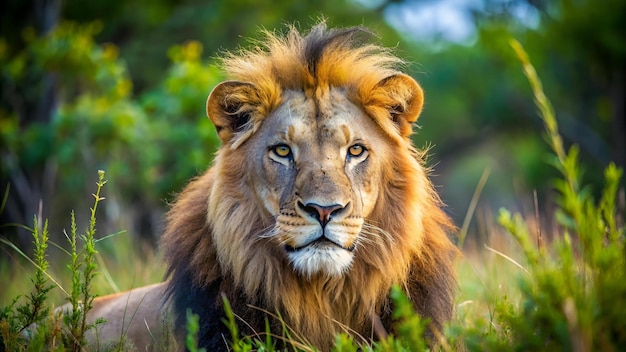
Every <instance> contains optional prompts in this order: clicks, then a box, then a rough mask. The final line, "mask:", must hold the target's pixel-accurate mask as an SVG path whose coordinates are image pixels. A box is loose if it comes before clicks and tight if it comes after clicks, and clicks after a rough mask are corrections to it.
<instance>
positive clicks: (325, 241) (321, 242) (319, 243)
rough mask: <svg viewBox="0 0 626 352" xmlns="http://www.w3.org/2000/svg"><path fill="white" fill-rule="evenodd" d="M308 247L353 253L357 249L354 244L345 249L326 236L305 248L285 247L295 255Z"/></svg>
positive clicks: (306, 245) (304, 246)
mask: <svg viewBox="0 0 626 352" xmlns="http://www.w3.org/2000/svg"><path fill="white" fill-rule="evenodd" d="M308 247H315V248H324V247H339V248H341V249H345V250H346V251H348V252H353V251H354V249H355V248H356V246H355V245H354V244H353V245H351V246H349V247H344V246H342V245H340V244H339V243H336V242H334V241H332V240H330V239H329V238H327V237H325V236H322V237H320V238H318V239H315V240H313V241H311V242H309V243H307V244H305V245H303V246H299V247H292V246H290V245H285V249H286V250H287V252H289V253H294V252H297V251H299V250H301V249H304V248H308Z"/></svg>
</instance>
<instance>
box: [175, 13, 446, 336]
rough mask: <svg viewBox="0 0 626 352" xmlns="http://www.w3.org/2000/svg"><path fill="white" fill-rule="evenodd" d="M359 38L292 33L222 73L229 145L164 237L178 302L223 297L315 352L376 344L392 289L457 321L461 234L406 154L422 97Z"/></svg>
mask: <svg viewBox="0 0 626 352" xmlns="http://www.w3.org/2000/svg"><path fill="white" fill-rule="evenodd" d="M364 34H365V33H364V30H363V29H361V28H350V29H341V30H327V29H326V28H325V26H324V25H323V24H320V25H318V26H316V27H314V28H313V29H312V30H311V32H310V33H308V34H307V35H306V36H301V35H300V34H299V33H298V31H296V30H295V29H293V28H292V29H291V31H290V32H289V33H288V34H287V35H286V36H285V37H280V36H276V35H273V34H270V33H268V34H267V38H266V41H264V45H263V47H261V48H256V49H253V50H250V51H242V52H240V53H238V54H232V55H228V56H227V57H226V58H225V59H224V65H223V66H224V69H225V71H226V72H227V74H228V75H229V76H230V78H231V79H232V80H230V81H226V82H223V83H221V84H220V85H218V86H217V87H216V88H215V89H214V90H213V92H212V93H211V94H210V96H209V98H208V100H207V113H208V115H209V117H210V118H211V120H212V121H213V123H214V125H215V127H216V129H217V131H218V135H219V137H220V139H221V140H222V142H223V146H222V147H221V148H220V150H219V152H218V153H217V156H216V159H215V162H214V165H213V167H212V168H211V169H210V170H209V171H208V172H207V173H206V174H205V175H204V176H202V177H200V178H199V179H197V180H196V181H194V182H192V183H191V184H190V185H189V186H188V188H187V190H186V191H185V192H183V194H182V195H181V196H180V198H179V200H178V201H177V203H176V204H175V205H174V207H173V209H172V211H171V212H170V215H169V222H168V230H167V232H166V234H165V236H164V247H165V250H166V258H167V259H168V261H169V265H170V275H171V277H172V279H171V282H172V283H171V284H170V291H171V292H172V294H173V295H174V296H176V294H177V291H181V290H182V286H185V285H188V286H192V287H195V288H198V289H199V290H202V289H206V288H207V287H210V286H211V285H212V284H213V283H215V282H220V284H219V285H220V288H219V290H222V291H227V292H226V293H227V296H228V293H229V292H230V296H229V297H228V298H229V299H231V300H238V299H240V300H243V301H245V303H246V304H252V305H257V306H261V308H262V310H266V311H269V312H272V313H280V314H281V316H282V317H283V318H284V319H285V322H286V324H287V325H288V326H290V327H291V328H293V329H294V330H295V331H297V332H298V333H300V334H303V335H305V337H306V338H307V339H308V340H309V341H311V342H313V343H315V344H317V345H319V346H328V344H329V343H330V342H332V335H333V334H335V333H337V332H339V331H343V330H344V329H346V331H353V332H357V333H359V334H362V335H363V336H370V335H371V330H372V326H373V325H372V319H373V318H374V317H382V320H383V322H386V319H387V318H388V315H389V307H388V304H389V302H388V291H389V289H390V287H391V286H392V285H393V284H399V285H402V286H403V287H404V288H405V290H406V291H407V293H408V294H409V296H410V298H411V299H413V301H414V302H415V304H416V307H417V308H418V311H420V312H421V313H422V314H425V315H427V316H429V317H430V318H431V319H432V320H433V322H434V326H435V327H436V328H437V329H440V328H441V324H443V322H444V321H445V320H446V319H449V318H450V314H451V312H452V294H453V287H454V275H453V273H452V264H451V259H452V255H453V253H454V246H453V245H452V244H451V243H450V241H449V240H448V239H447V236H446V234H445V232H444V229H445V228H446V227H448V226H449V225H450V223H449V220H448V218H447V217H446V215H445V214H444V213H443V212H442V210H441V209H440V201H439V198H438V197H437V196H436V194H435V192H434V190H433V187H432V185H431V183H430V182H429V180H428V178H427V175H426V170H425V168H424V166H423V160H422V157H423V155H422V153H421V152H419V151H417V150H416V149H415V148H414V147H413V146H412V144H411V140H410V134H411V132H412V128H411V126H412V124H413V123H414V122H415V121H416V120H417V118H418V115H419V113H420V111H421V109H422V102H423V94H422V89H421V88H420V86H419V85H418V84H417V83H416V82H415V80H413V79H412V78H411V77H409V76H407V75H405V74H403V73H401V72H400V71H398V70H397V68H396V67H397V66H398V64H400V63H401V61H400V60H399V59H398V58H396V57H395V56H393V55H391V54H390V53H389V52H388V51H387V50H384V49H382V48H380V47H378V46H375V45H371V44H363V43H362V42H361V41H360V36H362V35H364ZM188 279H191V280H192V283H188V282H186V280H188ZM225 282H227V283H228V284H225ZM192 289H193V288H192ZM185 292H186V293H181V295H187V294H188V293H187V292H188V289H186V290H185ZM177 302H179V303H177V304H178V307H177V309H179V310H181V309H184V307H183V305H185V304H187V305H191V306H192V308H193V306H195V305H196V304H198V303H197V302H195V303H193V302H192V303H180V302H189V299H188V298H186V297H185V298H184V299H180V300H178V301H177ZM205 304H206V303H205ZM244 306H245V305H244ZM240 315H243V319H244V320H246V316H245V315H246V313H245V312H244V313H240ZM387 327H388V326H387ZM261 330H263V329H262V327H261Z"/></svg>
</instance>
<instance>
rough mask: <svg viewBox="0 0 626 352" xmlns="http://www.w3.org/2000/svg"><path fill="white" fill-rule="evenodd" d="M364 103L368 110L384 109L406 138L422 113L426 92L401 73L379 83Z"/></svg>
mask: <svg viewBox="0 0 626 352" xmlns="http://www.w3.org/2000/svg"><path fill="white" fill-rule="evenodd" d="M364 103H365V106H366V108H367V109H374V110H378V111H380V109H384V110H385V111H386V114H387V115H388V116H389V117H390V118H391V120H392V121H393V122H394V123H395V124H396V125H397V128H398V130H399V131H400V134H401V135H402V136H403V137H406V136H408V135H410V134H411V132H412V131H413V129H412V126H411V125H412V124H413V123H414V122H415V121H417V118H418V117H419V114H420V112H422V106H423V104H424V91H423V90H422V87H420V86H419V84H417V82H416V81H415V80H414V79H413V78H411V77H409V76H407V75H405V74H401V73H399V74H395V75H393V76H389V77H387V78H385V79H383V80H382V81H380V82H378V84H376V86H374V88H373V89H372V91H371V92H370V93H369V94H368V97H367V99H366V101H365V102H364Z"/></svg>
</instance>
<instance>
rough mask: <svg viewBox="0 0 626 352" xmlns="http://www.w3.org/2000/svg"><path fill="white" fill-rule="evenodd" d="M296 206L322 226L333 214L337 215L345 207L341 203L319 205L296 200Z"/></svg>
mask: <svg viewBox="0 0 626 352" xmlns="http://www.w3.org/2000/svg"><path fill="white" fill-rule="evenodd" d="M298 206H299V207H300V208H301V209H302V210H304V211H305V212H306V213H307V214H309V215H311V216H312V217H314V218H315V219H317V221H319V223H320V225H322V228H324V227H325V226H326V224H328V222H329V221H330V219H331V218H332V217H333V216H334V215H338V214H339V213H341V211H343V210H344V209H345V207H344V206H343V205H341V204H333V205H319V204H316V203H307V204H302V203H301V202H298Z"/></svg>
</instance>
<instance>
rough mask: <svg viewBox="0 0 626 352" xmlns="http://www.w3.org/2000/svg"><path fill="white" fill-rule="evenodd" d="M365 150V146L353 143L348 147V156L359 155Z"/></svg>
mask: <svg viewBox="0 0 626 352" xmlns="http://www.w3.org/2000/svg"><path fill="white" fill-rule="evenodd" d="M364 152H365V147H364V146H362V145H360V144H355V145H353V146H351V147H350V148H348V154H349V155H350V156H361V155H363V153H364Z"/></svg>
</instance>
